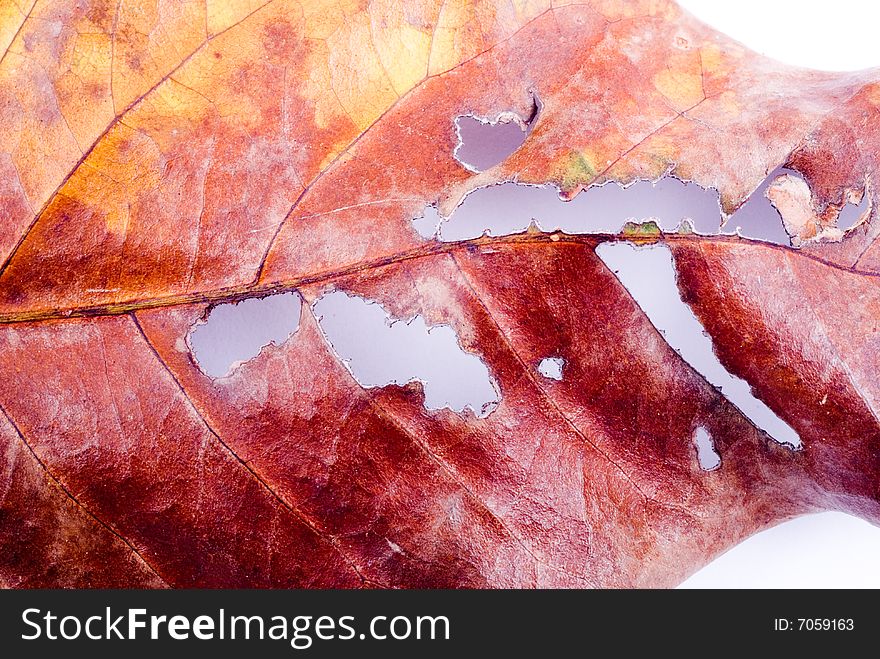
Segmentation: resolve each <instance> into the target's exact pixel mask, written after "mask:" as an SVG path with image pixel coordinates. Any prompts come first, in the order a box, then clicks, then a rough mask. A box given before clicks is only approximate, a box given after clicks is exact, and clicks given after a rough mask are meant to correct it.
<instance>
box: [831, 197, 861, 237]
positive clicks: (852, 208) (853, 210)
mask: <svg viewBox="0 0 880 659" xmlns="http://www.w3.org/2000/svg"><path fill="white" fill-rule="evenodd" d="M866 210H868V193H867V191H866V192H865V193H864V194H863V195H862V200H861V201H860V202H859V203H857V204H854V203H852V202H848V203H846V204H844V206H843V208H841V209H840V215H838V216H837V228H838V229H840V230H841V231H847V230H849V229H852V228H853V227H854V226H855V225H856V224H858V223H859V220H861V219H862V215H864V213H865V211H866Z"/></svg>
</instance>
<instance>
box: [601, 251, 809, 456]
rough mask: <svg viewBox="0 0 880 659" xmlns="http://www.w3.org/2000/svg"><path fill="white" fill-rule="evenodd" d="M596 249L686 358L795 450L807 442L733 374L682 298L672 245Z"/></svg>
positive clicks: (752, 416)
mask: <svg viewBox="0 0 880 659" xmlns="http://www.w3.org/2000/svg"><path fill="white" fill-rule="evenodd" d="M596 254H597V255H598V256H599V258H601V259H602V261H603V262H604V263H605V265H607V266H608V267H609V268H610V269H611V271H612V272H613V273H614V274H615V276H616V277H617V278H618V279H619V280H620V282H621V284H623V285H624V287H625V288H626V289H627V290H628V291H629V292H630V295H632V296H633V298H634V299H635V301H636V303H637V304H638V305H639V306H640V307H641V309H642V311H644V312H645V315H646V316H647V317H648V319H649V320H650V321H651V323H653V325H654V327H656V328H657V330H658V331H659V332H660V334H662V335H663V338H664V339H665V340H666V342H667V343H668V344H669V345H670V346H671V347H672V348H673V349H674V350H675V351H676V352H677V353H678V354H679V355H681V357H682V359H684V360H685V361H686V362H687V363H688V364H690V365H691V366H692V367H693V368H694V369H695V370H696V371H697V372H698V373H700V374H701V375H702V376H703V377H704V378H706V380H707V381H708V382H709V383H710V384H712V385H713V386H715V387H717V388H718V389H719V390H720V391H721V393H722V394H723V395H724V396H725V397H727V399H728V400H729V401H730V402H731V403H733V404H734V405H736V407H738V408H739V409H740V411H741V412H742V413H743V414H744V415H745V416H746V417H747V418H748V419H750V420H751V421H752V423H754V424H755V425H756V426H757V427H758V428H760V429H761V430H763V431H764V432H766V433H767V434H768V435H769V436H770V437H771V438H772V439H774V440H775V441H777V442H779V443H780V444H785V445H787V446H789V447H791V448H793V449H799V448H800V447H801V440H800V437H799V436H798V434H797V433H796V432H795V431H794V430H793V429H792V427H791V426H789V425H788V424H787V423H786V422H785V421H783V420H782V419H780V418H779V417H778V416H777V415H776V414H775V413H774V412H773V410H771V409H770V408H769V407H767V405H766V404H764V403H763V402H762V401H761V400H759V399H758V398H756V397H755V395H754V394H753V393H752V389H751V387H750V386H749V383H748V382H746V381H745V380H743V379H741V378H738V377H736V376H735V375H732V374H731V373H729V372H728V371H727V369H725V368H724V366H722V365H721V362H720V361H718V357H717V356H716V355H715V352H714V351H713V349H712V340H711V339H710V338H709V335H708V334H707V333H706V331H705V329H704V328H703V326H702V324H701V323H700V321H699V320H697V317H696V316H695V315H694V312H693V311H692V310H691V308H690V307H689V306H688V305H687V304H685V302H684V301H683V300H682V299H681V295H680V294H679V290H678V285H677V284H676V275H675V265H674V263H673V259H672V253H671V252H670V251H669V248H668V247H666V246H665V245H660V244H658V245H650V246H646V247H636V246H635V245H633V244H632V243H628V242H614V243H612V242H607V243H602V244H600V245H599V246H598V247H597V248H596Z"/></svg>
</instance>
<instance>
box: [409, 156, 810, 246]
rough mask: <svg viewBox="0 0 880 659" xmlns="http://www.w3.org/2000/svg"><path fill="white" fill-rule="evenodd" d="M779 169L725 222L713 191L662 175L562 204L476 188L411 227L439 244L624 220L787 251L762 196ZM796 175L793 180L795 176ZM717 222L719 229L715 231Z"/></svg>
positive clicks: (598, 189) (551, 193)
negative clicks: (450, 207) (737, 238)
mask: <svg viewBox="0 0 880 659" xmlns="http://www.w3.org/2000/svg"><path fill="white" fill-rule="evenodd" d="M780 173H790V174H794V175H798V174H797V173H796V172H792V170H786V169H783V168H778V169H776V170H774V172H772V173H771V174H770V176H768V178H767V179H766V180H765V181H764V182H763V183H762V184H761V186H759V187H758V189H757V190H756V191H755V192H754V193H753V194H752V195H751V197H750V198H749V199H748V201H746V203H745V204H743V205H742V206H741V207H740V209H739V210H737V211H736V212H735V213H734V214H733V215H732V216H730V217H729V218H727V220H726V222H725V221H724V218H723V216H722V213H721V207H720V205H719V198H718V192H717V191H715V190H713V189H711V188H703V187H701V186H699V185H697V184H696V183H691V182H687V181H682V180H680V179H678V178H676V177H674V176H664V177H663V178H660V179H659V180H657V181H653V182H652V181H645V180H640V181H635V182H633V183H631V184H629V185H626V186H621V185H620V184H618V183H616V182H608V183H605V184H603V185H594V186H591V187H589V188H587V189H586V190H584V191H582V192H581V193H580V194H578V195H577V196H576V197H574V199H572V200H570V201H568V200H565V199H563V198H562V197H560V194H559V190H558V188H556V187H555V186H553V185H550V184H547V185H530V184H523V183H514V182H511V181H508V182H504V183H497V184H494V185H488V186H485V187H481V188H477V189H475V190H473V191H472V192H470V193H469V194H468V195H466V196H465V198H464V199H463V200H462V202H461V204H459V205H458V207H457V208H456V209H455V210H454V211H453V213H452V214H451V215H450V216H449V217H447V218H444V217H442V216H440V215H439V214H438V213H437V209H436V208H435V207H434V206H427V207H426V208H425V211H424V213H423V215H422V216H420V217H418V218H415V219H414V220H413V227H414V228H415V230H416V231H417V232H418V233H419V235H421V236H422V237H424V238H436V239H437V240H441V241H444V242H454V241H458V240H468V239H472V238H478V237H480V236H482V235H484V234H486V235H489V236H506V235H511V234H516V233H523V232H525V231H526V230H527V229H528V227H529V225H530V224H532V223H534V225H535V226H536V227H537V228H538V229H539V230H541V231H546V232H551V231H564V232H565V233H569V234H621V233H622V232H624V229H625V227H626V225H627V224H628V223H632V222H636V223H645V222H649V221H650V222H654V223H655V224H656V225H657V226H658V227H659V229H660V230H661V231H664V232H667V233H668V232H675V231H687V232H694V233H697V234H700V235H705V236H710V235H722V234H725V235H740V236H742V237H744V238H750V239H753V240H761V241H765V242H771V243H775V244H779V245H786V246H789V245H790V244H791V240H790V237H789V235H788V234H787V233H786V231H785V227H784V226H783V224H782V219H781V218H780V216H779V213H778V212H777V211H776V209H775V208H774V207H773V205H772V204H771V203H770V201H769V200H768V199H767V198H766V197H765V196H764V190H766V188H767V186H768V185H769V183H770V182H771V181H772V180H773V178H774V177H775V176H777V175H778V174H780ZM798 176H799V175H798ZM722 224H723V228H722Z"/></svg>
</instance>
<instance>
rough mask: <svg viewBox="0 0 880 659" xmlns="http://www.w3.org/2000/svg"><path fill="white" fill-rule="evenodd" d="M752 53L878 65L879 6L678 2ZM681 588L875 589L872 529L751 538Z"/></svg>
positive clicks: (836, 523)
mask: <svg viewBox="0 0 880 659" xmlns="http://www.w3.org/2000/svg"><path fill="white" fill-rule="evenodd" d="M679 4H681V5H682V6H683V7H684V8H685V9H687V10H688V11H690V12H691V13H692V14H694V15H695V16H697V17H698V18H700V19H701V20H703V21H704V22H706V23H708V24H710V25H712V26H713V27H714V28H716V29H718V30H720V31H721V32H724V33H725V34H727V35H728V36H731V37H733V38H734V39H736V40H737V41H740V42H741V43H743V44H745V45H746V46H748V47H749V48H751V49H752V50H755V51H757V52H759V53H762V54H764V55H768V56H770V57H773V58H775V59H777V60H780V61H783V62H786V63H787V64H793V65H796V66H805V67H811V68H815V69H824V70H827V71H844V70H853V69H865V68H870V67H877V66H880V3H875V2H870V1H868V0H863V1H862V2H858V1H855V0H833V2H829V1H827V0H826V1H824V2H810V1H806V0H801V1H800V2H798V1H797V0H772V1H771V0H737V1H736V2H722V1H719V0H681V1H680V2H679ZM681 587H682V588H880V528H877V527H874V526H871V525H870V524H868V523H867V522H864V521H862V520H859V519H856V518H854V517H850V516H848V515H843V514H841V513H830V512H829V513H821V514H818V515H809V516H807V517H801V518H798V519H796V520H793V521H791V522H787V523H785V524H782V525H780V526H777V527H775V528H773V529H770V530H768V531H764V532H763V533H759V534H757V535H755V536H753V537H751V538H749V539H748V540H746V541H745V542H743V543H742V544H740V545H739V546H737V547H734V548H733V549H731V550H730V551H729V552H727V553H726V554H724V555H723V556H721V557H720V558H718V559H717V560H715V561H714V562H713V563H711V564H709V565H707V566H706V567H705V568H703V569H702V570H700V571H699V572H698V573H697V574H695V575H694V576H693V577H691V578H690V579H688V580H687V581H686V582H685V583H684V584H682V586H681Z"/></svg>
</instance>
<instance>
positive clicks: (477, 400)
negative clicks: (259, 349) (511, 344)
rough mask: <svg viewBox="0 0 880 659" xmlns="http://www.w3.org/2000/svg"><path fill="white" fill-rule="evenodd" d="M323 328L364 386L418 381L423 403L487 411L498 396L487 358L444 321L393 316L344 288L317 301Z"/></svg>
mask: <svg viewBox="0 0 880 659" xmlns="http://www.w3.org/2000/svg"><path fill="white" fill-rule="evenodd" d="M313 309H314V311H315V316H316V318H317V319H318V323H319V325H320V327H321V331H322V332H323V333H324V337H325V338H326V339H327V341H328V343H329V344H330V345H331V346H332V347H333V350H334V351H335V353H336V354H337V355H338V356H339V358H340V359H341V360H342V362H343V363H344V364H345V366H346V368H348V370H349V372H350V373H351V374H352V376H353V377H354V379H355V380H356V381H357V382H358V384H360V385H361V386H362V387H365V388H371V387H384V386H387V385H404V384H407V383H409V382H416V381H418V382H421V383H422V385H423V389H424V393H425V408H426V409H429V410H437V409H441V408H444V407H445V408H449V409H451V410H454V411H456V412H463V411H464V410H465V409H466V408H467V409H470V410H472V411H473V412H474V413H475V414H476V415H477V416H478V417H485V416H488V415H489V414H490V413H491V412H492V411H493V410H494V409H495V408H496V407H497V406H498V402H499V401H500V399H501V397H500V394H499V392H498V387H497V385H496V383H495V381H494V379H493V378H492V377H491V375H490V373H489V369H488V367H487V366H486V364H485V363H483V361H482V360H481V359H480V358H479V357H478V356H477V355H475V354H472V353H469V352H465V351H464V350H463V349H462V348H461V346H460V345H459V343H458V337H457V336H456V334H455V331H454V330H453V329H452V328H451V327H450V326H448V325H435V326H432V327H428V326H427V325H426V324H425V321H424V319H423V318H422V317H421V316H415V317H414V318H410V319H408V320H401V319H393V318H391V316H390V315H389V314H388V312H386V311H385V309H384V308H382V306H380V305H379V304H377V303H375V302H373V301H370V300H365V299H364V298H361V297H358V296H351V295H347V294H346V293H343V292H342V291H334V292H332V293H327V294H326V295H324V296H322V297H321V298H320V299H319V300H318V301H317V302H315V304H314V306H313Z"/></svg>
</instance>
